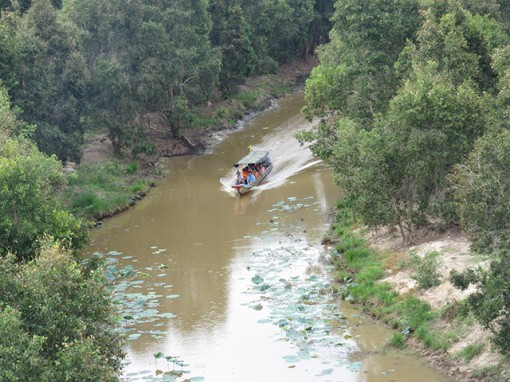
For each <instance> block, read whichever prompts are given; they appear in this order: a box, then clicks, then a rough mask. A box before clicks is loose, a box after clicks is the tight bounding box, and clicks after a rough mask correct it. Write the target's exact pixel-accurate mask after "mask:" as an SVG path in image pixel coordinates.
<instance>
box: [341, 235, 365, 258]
mask: <svg viewBox="0 0 510 382" xmlns="http://www.w3.org/2000/svg"><path fill="white" fill-rule="evenodd" d="M364 244H365V240H364V239H363V238H362V237H360V236H358V235H355V234H353V233H350V232H348V233H345V234H344V235H342V237H341V239H340V243H339V244H338V245H337V246H336V249H337V251H338V252H340V253H344V254H345V252H346V251H347V250H349V249H352V248H356V247H362V246H363V245H364Z"/></svg>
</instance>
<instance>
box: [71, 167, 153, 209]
mask: <svg viewBox="0 0 510 382" xmlns="http://www.w3.org/2000/svg"><path fill="white" fill-rule="evenodd" d="M138 170H139V165H138V164H137V163H134V162H130V163H127V164H123V163H121V162H118V161H114V162H110V163H104V164H93V165H82V166H79V167H78V168H77V172H76V175H75V176H73V177H72V178H70V179H69V187H67V189H66V190H65V199H66V200H67V203H68V204H69V205H71V206H72V209H73V211H75V212H76V213H77V214H81V215H85V216H87V217H101V216H104V215H107V214H108V213H111V212H113V211H116V210H117V209H122V208H124V207H125V206H126V205H128V204H129V200H130V198H131V197H132V196H133V194H140V193H142V192H146V191H147V190H148V189H149V188H150V182H149V181H148V180H147V179H144V178H141V179H137V180H133V179H134V178H137V177H138V176H139V174H138ZM133 182H134V183H133Z"/></svg>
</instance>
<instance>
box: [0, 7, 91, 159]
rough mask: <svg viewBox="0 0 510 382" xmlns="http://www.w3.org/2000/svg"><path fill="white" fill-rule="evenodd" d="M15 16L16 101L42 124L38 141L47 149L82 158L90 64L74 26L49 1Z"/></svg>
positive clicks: (30, 119) (32, 121)
mask: <svg viewBox="0 0 510 382" xmlns="http://www.w3.org/2000/svg"><path fill="white" fill-rule="evenodd" d="M10 20H11V21H10V22H11V23H15V25H16V26H17V28H16V35H15V43H14V44H15V47H16V49H15V50H14V53H13V54H14V62H15V65H14V66H13V67H11V68H10V71H11V72H12V73H14V79H9V81H8V83H7V85H8V86H9V93H10V95H11V99H12V102H13V104H14V105H16V106H17V107H19V109H20V110H21V118H22V119H23V120H25V121H26V122H28V123H30V124H33V125H35V126H36V127H37V129H36V131H35V135H34V139H35V141H36V143H37V145H38V147H39V148H40V149H41V150H42V151H43V152H45V153H46V154H48V155H51V154H56V155H57V156H58V157H59V158H60V159H61V160H68V159H69V160H74V161H77V162H79V160H80V158H81V150H80V144H81V142H82V136H83V126H82V123H81V117H82V110H83V99H82V95H83V94H82V88H83V82H84V75H85V66H84V63H83V60H82V58H81V56H80V53H79V49H78V46H77V45H76V36H74V35H73V32H74V28H72V26H70V25H67V24H65V23H64V22H63V21H62V20H61V19H59V18H58V17H57V11H56V10H55V9H54V7H53V5H52V4H51V3H50V1H49V0H35V1H34V2H33V4H32V6H31V7H30V9H29V10H28V11H27V12H26V13H25V14H24V15H23V16H21V18H17V19H16V17H15V16H13V15H11V16H10ZM12 61H13V60H12V59H11V64H12V63H13V62H12ZM11 75H12V74H11Z"/></svg>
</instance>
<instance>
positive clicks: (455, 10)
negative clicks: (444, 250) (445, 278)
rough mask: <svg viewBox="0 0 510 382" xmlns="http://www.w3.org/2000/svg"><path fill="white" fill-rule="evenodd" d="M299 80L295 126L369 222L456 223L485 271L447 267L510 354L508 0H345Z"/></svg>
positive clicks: (407, 233)
mask: <svg viewBox="0 0 510 382" xmlns="http://www.w3.org/2000/svg"><path fill="white" fill-rule="evenodd" d="M332 21H333V28H332V31H331V33H330V38H331V42H329V43H328V44H326V45H324V46H322V47H321V48H320V49H319V51H318V54H319V58H320V65H319V66H318V67H316V68H315V69H314V70H313V72H312V74H311V77H310V78H309V79H308V80H307V83H306V100H307V107H306V108H305V113H307V115H308V116H309V117H319V118H321V122H320V124H319V125H318V126H317V128H315V129H314V130H312V131H308V132H304V133H302V134H301V136H300V139H302V140H303V141H311V142H313V145H312V149H313V151H314V153H315V154H316V155H317V156H319V157H320V158H322V159H324V160H325V161H327V162H328V163H330V164H331V165H332V166H333V168H334V172H335V180H336V182H337V183H338V185H340V187H341V188H342V189H343V190H344V191H345V194H346V200H345V202H346V203H347V204H348V205H349V207H350V208H351V209H352V211H353V212H354V214H355V215H356V216H357V217H358V218H359V219H361V221H362V222H363V223H364V224H366V225H367V226H369V227H372V228H375V229H377V227H381V226H395V227H398V228H399V230H400V232H401V236H402V238H403V241H404V245H409V244H410V243H412V242H413V235H414V234H415V232H416V231H417V229H419V228H420V227H423V226H425V225H427V224H431V223H434V224H436V225H439V224H443V225H460V226H461V227H462V228H463V229H464V230H465V231H466V232H467V233H468V234H469V235H470V238H471V241H472V249H473V250H474V251H477V252H478V253H483V254H486V255H487V256H489V258H490V259H492V262H491V266H490V269H486V270H482V269H469V270H468V271H466V272H465V273H462V274H458V273H453V274H452V275H451V281H452V282H453V283H454V284H455V285H456V286H458V287H459V288H461V289H465V288H466V287H467V286H468V285H469V284H470V283H474V284H476V285H477V286H478V291H477V292H476V293H474V294H472V295H471V296H470V297H469V301H468V303H469V305H470V306H471V308H472V309H473V312H474V313H475V316H476V317H477V318H478V319H479V320H480V322H481V323H482V324H484V325H485V326H486V327H488V328H490V329H492V330H493V331H494V332H495V337H494V339H495V343H496V344H497V345H498V346H499V347H500V349H501V350H502V351H503V352H509V351H510V298H509V297H510V282H509V280H510V278H509V276H510V273H509V272H510V256H509V253H510V219H509V217H510V176H509V175H510V170H509V165H510V124H509V118H508V117H509V111H510V108H509V107H510V86H509V85H510V35H509V32H510V4H509V3H508V2H507V1H501V0H483V1H472V0H448V1H420V0H371V1H357V0H342V1H337V2H336V4H335V13H334V15H333V18H332Z"/></svg>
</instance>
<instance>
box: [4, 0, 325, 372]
mask: <svg viewBox="0 0 510 382" xmlns="http://www.w3.org/2000/svg"><path fill="white" fill-rule="evenodd" d="M333 3H334V2H333V1H332V0H286V1H280V0H275V1H273V0H250V1H246V0H215V1H208V0H170V1H167V0H130V1H126V0H112V1H103V0H99V1H98V0H19V1H17V0H12V1H10V0H0V11H1V16H0V332H1V333H2V336H1V337H0V380H2V381H6V382H7V381H52V382H53V381H91V382H92V381H94V382H97V381H115V380H118V377H119V375H120V372H121V361H122V357H123V347H122V339H121V337H120V335H119V333H118V331H117V330H116V328H117V325H118V320H117V318H116V312H115V308H114V306H112V301H111V300H110V295H109V292H108V289H107V288H105V286H106V284H107V280H106V279H105V277H104V276H103V273H102V266H103V264H102V263H101V261H99V260H98V259H95V258H92V259H88V260H87V261H85V259H80V258H79V255H78V254H77V253H76V249H78V248H80V247H81V246H83V245H84V243H86V242H87V226H86V224H85V223H84V222H83V221H82V220H81V219H80V218H77V217H75V216H74V215H73V214H72V213H71V212H70V211H69V210H68V208H66V207H65V206H64V205H63V203H62V200H61V197H60V194H61V192H62V190H63V189H65V188H66V184H67V183H68V181H69V176H68V175H67V174H66V173H64V172H63V171H62V164H63V163H64V162H66V161H73V162H76V163H79V162H80V159H81V157H82V148H83V143H84V134H85V133H86V132H88V131H92V132H94V131H98V132H101V133H106V135H107V136H108V138H109V140H110V141H111V142H112V145H113V150H114V153H115V154H116V155H118V156H120V155H123V154H124V155H125V154H126V153H128V154H130V155H131V154H133V153H136V152H138V153H139V152H143V151H144V150H149V149H150V145H148V144H147V140H146V138H145V136H144V131H145V127H146V126H145V124H148V123H149V120H148V118H145V116H147V115H149V114H150V113H158V114H160V115H163V116H164V119H165V120H166V125H167V126H168V131H167V135H168V136H169V137H173V138H174V139H180V138H181V134H182V133H181V132H182V130H183V129H187V128H192V127H195V126H196V125H197V124H198V122H197V120H198V119H199V117H198V115H197V110H199V109H200V107H202V106H203V105H207V104H208V103H209V102H211V101H216V100H221V99H224V98H227V97H229V96H231V95H232V94H235V93H236V91H237V88H238V86H239V85H241V84H242V83H243V82H244V80H245V79H246V78H247V77H248V76H254V75H260V74H265V73H273V72H275V70H276V69H277V68H278V66H279V65H280V64H282V63H286V62H289V61H292V60H295V59H297V58H300V59H306V58H307V57H309V56H310V55H314V52H315V48H316V46H317V45H319V44H321V43H324V42H326V41H327V39H328V32H329V30H330V29H331V21H330V19H331V16H332V14H333V9H334V8H333Z"/></svg>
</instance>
